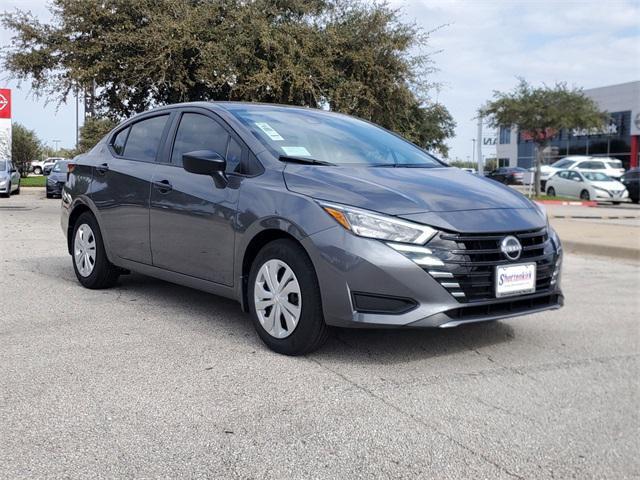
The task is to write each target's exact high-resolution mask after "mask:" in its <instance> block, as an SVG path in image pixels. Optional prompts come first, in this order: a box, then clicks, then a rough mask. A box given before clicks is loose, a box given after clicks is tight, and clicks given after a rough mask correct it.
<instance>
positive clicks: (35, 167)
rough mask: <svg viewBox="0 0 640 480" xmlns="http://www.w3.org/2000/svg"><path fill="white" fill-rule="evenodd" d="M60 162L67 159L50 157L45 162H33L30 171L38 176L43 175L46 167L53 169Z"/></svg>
mask: <svg viewBox="0 0 640 480" xmlns="http://www.w3.org/2000/svg"><path fill="white" fill-rule="evenodd" d="M58 160H66V158H62V157H49V158H45V159H44V160H36V161H33V162H31V168H30V170H31V171H32V172H33V173H35V174H36V175H42V174H43V173H44V170H45V167H50V168H53V166H54V165H55V163H56V162H57V161H58Z"/></svg>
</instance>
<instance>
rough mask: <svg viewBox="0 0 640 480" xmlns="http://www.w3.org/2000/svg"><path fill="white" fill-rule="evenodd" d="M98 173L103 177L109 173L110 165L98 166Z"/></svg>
mask: <svg viewBox="0 0 640 480" xmlns="http://www.w3.org/2000/svg"><path fill="white" fill-rule="evenodd" d="M96 171H97V172H98V173H100V174H103V175H104V174H105V173H107V172H108V171H109V165H108V164H106V163H103V164H102V165H98V166H97V167H96Z"/></svg>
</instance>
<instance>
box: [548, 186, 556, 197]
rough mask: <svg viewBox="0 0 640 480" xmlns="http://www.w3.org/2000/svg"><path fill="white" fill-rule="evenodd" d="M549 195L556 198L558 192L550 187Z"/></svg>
mask: <svg viewBox="0 0 640 480" xmlns="http://www.w3.org/2000/svg"><path fill="white" fill-rule="evenodd" d="M547 195H548V196H549V197H555V196H556V191H555V189H554V188H553V187H549V188H547Z"/></svg>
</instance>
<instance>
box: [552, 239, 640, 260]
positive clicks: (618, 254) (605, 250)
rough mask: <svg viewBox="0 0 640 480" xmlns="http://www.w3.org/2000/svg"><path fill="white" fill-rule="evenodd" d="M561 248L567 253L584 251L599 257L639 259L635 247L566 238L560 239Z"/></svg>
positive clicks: (638, 252)
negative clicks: (583, 241)
mask: <svg viewBox="0 0 640 480" xmlns="http://www.w3.org/2000/svg"><path fill="white" fill-rule="evenodd" d="M562 248H563V249H564V250H565V251H568V252H569V253H584V254H587V255H597V256H600V257H610V258H619V259H623V260H635V261H640V250H638V249H636V248H628V247H612V246H609V245H594V244H592V243H582V242H573V241H567V240H562Z"/></svg>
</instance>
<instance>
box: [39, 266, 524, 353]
mask: <svg viewBox="0 0 640 480" xmlns="http://www.w3.org/2000/svg"><path fill="white" fill-rule="evenodd" d="M48 258H50V260H51V261H46V260H45V259H40V262H38V263H39V265H38V267H39V268H37V269H34V270H37V271H38V273H39V274H41V275H47V276H53V277H57V278H59V279H64V280H65V281H67V282H70V283H75V282H76V279H75V277H74V275H73V271H71V270H70V265H69V263H70V262H67V261H64V262H63V261H61V259H60V258H59V257H55V261H54V258H53V257H48ZM65 260H66V259H65ZM34 266H35V265H34ZM78 288H82V287H81V286H80V285H79V284H78ZM104 294H108V295H113V298H114V301H118V302H125V303H126V302H131V303H136V304H137V305H145V304H147V305H154V306H156V307H158V306H159V307H162V308H163V310H164V314H165V316H164V318H165V319H169V320H171V321H175V322H181V324H182V325H184V328H191V327H193V326H194V325H196V324H200V325H202V324H205V325H207V326H208V327H207V328H210V331H211V335H212V336H213V337H214V336H215V335H216V333H217V332H216V328H215V327H222V328H223V329H225V330H231V331H232V332H233V334H234V335H237V336H243V337H246V341H247V345H248V348H251V349H254V348H255V349H257V350H263V351H264V352H265V353H266V352H269V350H268V348H267V347H266V346H265V345H263V344H262V342H261V341H260V340H259V339H258V337H257V335H256V334H255V332H254V329H253V325H252V322H251V319H250V318H249V315H248V314H246V313H244V312H242V310H241V309H240V305H239V304H238V303H237V302H235V301H233V300H229V299H226V298H224V297H220V296H217V295H213V294H209V293H206V292H202V291H199V290H195V289H192V288H188V287H183V286H180V285H176V284H173V283H169V282H165V281H163V280H158V279H155V278H153V277H148V276H145V275H141V274H137V273H132V274H130V275H124V276H122V277H120V279H119V281H118V284H117V285H116V286H115V287H114V288H113V289H110V290H105V291H104ZM185 315H186V316H188V318H189V320H190V321H192V322H193V324H191V325H189V324H188V323H185V320H184V317H185ZM197 328H198V329H199V330H201V327H197ZM514 338H515V333H514V329H513V327H512V326H511V325H509V324H507V323H502V322H484V323H476V324H469V325H464V326H460V327H456V328H449V329H437V328H434V329H349V328H332V329H331V332H330V336H329V339H328V341H327V343H326V344H325V345H324V346H323V347H322V348H321V349H319V350H318V351H316V352H313V353H311V354H309V355H308V358H310V359H314V360H317V361H331V362H337V363H342V362H349V363H353V362H361V363H367V364H372V363H375V364H391V363H402V362H411V361H414V360H420V359H428V358H435V357H440V356H446V355H455V354H458V353H462V352H469V351H474V350H478V349H481V348H485V347H489V346H492V345H496V344H500V343H506V342H510V341H512V340H513V339H514Z"/></svg>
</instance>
